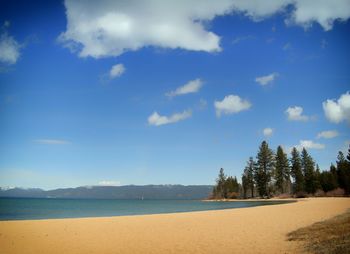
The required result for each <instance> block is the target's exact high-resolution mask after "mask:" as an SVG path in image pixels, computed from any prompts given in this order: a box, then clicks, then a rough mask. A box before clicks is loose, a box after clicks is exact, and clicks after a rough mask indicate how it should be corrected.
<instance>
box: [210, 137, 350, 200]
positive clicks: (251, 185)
mask: <svg viewBox="0 0 350 254" xmlns="http://www.w3.org/2000/svg"><path fill="white" fill-rule="evenodd" d="M256 159H257V161H256V162H255V161H254V159H253V157H250V158H249V160H248V161H247V165H246V167H245V168H244V172H243V174H242V186H241V185H240V184H239V183H238V181H237V178H236V177H231V176H229V177H227V176H226V175H225V173H224V169H222V168H221V169H220V172H219V176H218V178H217V180H216V185H215V187H214V188H213V197H214V198H236V197H238V196H243V197H244V198H247V197H254V193H255V189H256V190H257V192H258V194H259V196H260V197H270V196H271V195H272V194H276V193H277V194H282V193H288V192H289V186H290V184H291V181H290V176H291V177H292V179H293V193H294V194H295V196H296V197H305V196H307V194H315V192H316V191H317V190H319V189H322V190H323V191H324V192H330V191H333V190H335V189H336V188H338V187H339V188H341V189H343V190H344V191H345V194H347V195H349V194H350V147H349V151H348V155H347V156H346V157H345V156H344V154H343V153H342V152H339V153H338V157H337V159H338V160H337V165H336V166H334V165H333V164H331V166H330V169H329V171H323V172H321V171H320V168H319V166H318V165H316V169H315V162H314V160H313V158H312V157H311V156H310V154H309V153H308V151H307V150H306V149H305V148H303V150H302V152H301V155H300V153H299V152H298V150H297V149H296V148H295V147H294V148H293V149H292V151H291V158H290V160H288V157H287V155H286V154H285V153H284V151H283V149H282V147H281V146H278V147H277V152H276V156H274V153H273V151H272V150H271V149H270V148H269V146H268V144H267V142H266V141H263V142H262V143H261V145H260V147H259V150H258V153H257V155H256ZM272 176H273V177H274V179H272ZM341 189H339V190H340V191H342V192H343V190H341Z"/></svg>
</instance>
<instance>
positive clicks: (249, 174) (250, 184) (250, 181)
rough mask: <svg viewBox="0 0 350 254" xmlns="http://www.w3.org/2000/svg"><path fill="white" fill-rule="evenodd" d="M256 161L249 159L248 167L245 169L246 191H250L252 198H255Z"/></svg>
mask: <svg viewBox="0 0 350 254" xmlns="http://www.w3.org/2000/svg"><path fill="white" fill-rule="evenodd" d="M255 164H256V163H255V161H254V159H253V157H249V160H248V161H247V166H246V167H245V168H244V173H243V175H244V177H245V183H246V191H248V190H250V193H251V194H250V196H251V197H254V168H255Z"/></svg>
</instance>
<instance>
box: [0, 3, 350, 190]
mask: <svg viewBox="0 0 350 254" xmlns="http://www.w3.org/2000/svg"><path fill="white" fill-rule="evenodd" d="M191 2H193V1H188V2H180V3H179V4H178V6H177V5H176V4H175V6H167V4H166V3H165V4H164V2H163V3H162V4H160V3H161V2H159V3H158V4H157V1H151V2H149V4H148V5H146V4H141V5H142V6H138V5H140V4H138V2H137V1H130V2H124V5H123V4H121V3H120V1H116V2H115V4H114V3H109V2H107V1H101V2H96V3H95V4H91V3H90V2H89V3H88V2H84V1H83V2H81V3H79V2H76V1H68V2H67V3H66V4H65V3H63V2H60V1H34V2H32V3H29V1H23V2H22V1H5V2H2V3H1V8H0V23H1V26H2V28H1V37H0V39H1V40H0V71H1V72H0V117H1V125H0V140H1V142H0V154H1V155H0V186H22V187H42V188H54V187H66V186H79V185H95V184H99V183H100V184H151V183H152V184H161V183H163V184H166V183H180V184H212V183H213V182H214V180H215V177H216V175H217V172H218V170H219V168H220V167H223V168H224V169H225V171H226V172H227V173H228V174H232V175H236V176H237V177H239V178H240V176H241V172H242V171H243V168H244V166H245V163H246V160H247V159H248V158H249V156H255V154H256V152H257V149H258V146H259V144H260V143H261V142H262V141H263V140H264V139H266V140H267V141H268V142H269V144H270V146H271V147H272V148H273V149H276V147H277V146H278V145H282V146H283V147H284V148H285V151H286V152H288V151H289V149H290V147H292V146H298V147H299V148H301V147H302V146H304V147H306V148H308V150H309V152H310V153H311V155H312V156H313V157H314V158H315V160H316V162H317V163H319V164H320V167H321V169H327V168H328V167H329V165H330V163H331V162H334V161H335V160H336V155H337V152H338V150H346V147H347V144H349V141H350V135H349V134H350V133H349V122H350V119H349V117H350V106H349V105H350V95H349V94H347V91H349V90H350V89H349V87H350V86H349V84H350V73H349V66H350V50H349V46H348V45H350V33H349V31H350V24H349V22H348V21H347V20H348V18H344V17H343V16H341V17H342V18H343V21H339V20H336V21H335V22H334V23H333V22H331V24H332V26H331V27H330V28H329V27H327V26H326V25H325V24H324V23H322V20H324V17H319V19H314V20H307V19H306V18H307V17H306V18H305V19H306V21H303V22H301V21H300V20H298V19H295V20H292V17H293V15H292V14H293V13H296V14H297V13H298V10H299V9H300V8H304V7H302V6H301V5H300V6H299V7H295V6H294V7H293V5H292V4H291V5H288V6H287V7H285V6H282V7H279V6H277V7H274V6H272V7H271V9H268V8H270V7H264V8H262V9H259V8H258V7H259V6H258V7H255V5H252V6H248V7H246V6H243V7H242V6H239V5H237V6H236V8H238V10H239V12H237V11H235V12H232V11H229V10H230V8H231V7H227V6H229V5H225V4H223V3H224V2H225V1H222V3H221V2H219V4H215V3H213V2H211V3H210V4H209V2H208V3H207V4H208V5H203V6H200V5H201V4H198V5H193V4H191ZM226 2H230V1H226ZM233 2H235V1H233ZM253 2H254V1H253ZM281 2H283V1H281ZM285 2H288V1H285ZM340 2H342V3H345V4H348V1H340ZM340 2H339V3H340ZM76 3H77V4H76ZM97 3H98V4H97ZM122 3H123V2H122ZM203 3H205V1H203ZM221 4H222V6H220V5H221ZM90 5H91V6H90ZM94 5H98V6H94ZM143 5H145V6H143ZM172 5H173V4H172ZM211 5H213V6H211ZM216 5H217V6H216ZM198 6H199V7H201V8H199V7H198ZM214 7H215V8H214ZM326 7H327V6H326ZM326 7H325V8H326ZM216 8H217V9H216ZM255 8H258V9H255ZM266 8H267V9H266ZM298 8H299V9H298ZM305 8H306V7H305ZM317 8H322V6H318V7H317ZM328 9H329V8H328ZM328 9H327V10H328ZM203 10H205V11H204V12H203V13H202V11H203ZM281 10H283V11H281ZM66 11H67V13H66ZM167 12H169V13H167ZM211 12H213V13H211ZM135 13H137V15H136V14H135ZM208 13H209V14H208ZM320 13H324V12H320ZM326 14H327V15H329V16H327V17H332V18H333V19H336V18H337V17H338V16H337V15H344V14H342V13H341V14H339V13H338V12H337V11H334V12H332V9H330V11H329V13H326ZM191 15H192V16H191ZM212 15H214V16H215V15H216V17H215V18H214V16H212ZM310 15H311V14H310ZM349 15H350V14H349ZM193 17H195V18H193ZM296 17H298V15H296ZM305 19H303V20H305ZM327 20H331V19H327ZM344 20H346V21H344ZM329 22H330V21H329ZM327 24H328V23H327ZM219 48H220V49H219ZM1 52H2V53H1ZM84 54H85V55H84ZM115 65H119V66H122V67H123V69H124V72H123V71H120V72H118V73H117V74H114V75H113V74H112V72H111V69H112V67H113V66H115ZM195 80H197V81H196V82H197V86H196V87H194V86H193V82H192V83H191V81H195ZM181 87H182V88H181ZM171 91H173V94H177V95H176V96H167V95H166V94H169V93H170V92H171ZM175 91H182V92H181V93H179V92H175ZM342 95H343V97H342V99H340V100H338V99H339V98H341V96H342ZM327 100H333V101H328V103H327ZM323 103H324V105H323ZM288 108H289V110H288ZM301 108H302V112H301V111H300V109H301ZM288 112H289V113H288ZM155 113H156V115H155ZM152 115H153V116H154V118H152V119H153V120H150V119H151V116H152ZM264 130H265V131H264Z"/></svg>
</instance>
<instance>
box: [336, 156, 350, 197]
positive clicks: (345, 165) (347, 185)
mask: <svg viewBox="0 0 350 254" xmlns="http://www.w3.org/2000/svg"><path fill="white" fill-rule="evenodd" d="M348 156H349V155H348ZM337 158H338V160H337V176H338V184H339V187H340V188H342V189H344V191H345V193H346V194H350V163H349V161H347V160H346V159H345V157H344V154H343V153H342V152H341V151H339V153H338V157H337Z"/></svg>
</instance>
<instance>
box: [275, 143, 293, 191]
mask: <svg viewBox="0 0 350 254" xmlns="http://www.w3.org/2000/svg"><path fill="white" fill-rule="evenodd" d="M275 180H276V183H275V184H276V188H277V190H278V191H279V192H280V193H285V192H286V188H285V187H286V186H287V184H288V183H289V181H290V169H289V161H288V158H287V155H286V154H285V153H284V152H283V149H282V147H281V146H278V147H277V153H276V170H275Z"/></svg>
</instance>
